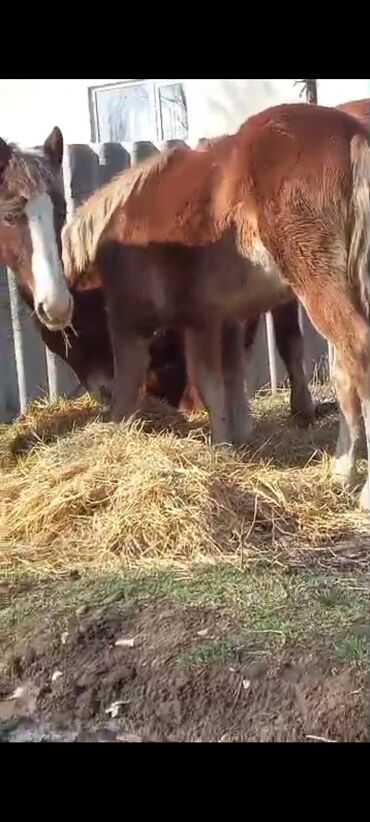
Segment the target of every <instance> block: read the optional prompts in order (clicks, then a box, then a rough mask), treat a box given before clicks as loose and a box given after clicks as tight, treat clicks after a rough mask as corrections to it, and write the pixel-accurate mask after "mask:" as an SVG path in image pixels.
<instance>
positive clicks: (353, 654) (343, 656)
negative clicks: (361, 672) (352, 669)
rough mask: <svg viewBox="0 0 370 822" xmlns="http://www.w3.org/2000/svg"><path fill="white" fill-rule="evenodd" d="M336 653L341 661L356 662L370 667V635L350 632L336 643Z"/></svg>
mask: <svg viewBox="0 0 370 822" xmlns="http://www.w3.org/2000/svg"><path fill="white" fill-rule="evenodd" d="M335 653H336V655H337V657H338V659H340V660H341V662H346V663H352V662H356V663H357V664H359V665H362V666H364V667H366V668H368V667H369V635H368V634H367V636H366V635H365V636H364V635H361V634H358V633H349V634H347V635H346V636H344V637H341V638H340V639H338V640H337V642H336V643H335Z"/></svg>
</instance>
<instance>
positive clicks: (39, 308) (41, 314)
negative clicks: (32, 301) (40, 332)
mask: <svg viewBox="0 0 370 822" xmlns="http://www.w3.org/2000/svg"><path fill="white" fill-rule="evenodd" d="M35 310H36V314H37V316H38V318H39V320H41V322H42V323H47V322H50V318H49V317H48V315H47V313H46V311H45V309H44V306H43V303H38V304H37V305H36V308H35Z"/></svg>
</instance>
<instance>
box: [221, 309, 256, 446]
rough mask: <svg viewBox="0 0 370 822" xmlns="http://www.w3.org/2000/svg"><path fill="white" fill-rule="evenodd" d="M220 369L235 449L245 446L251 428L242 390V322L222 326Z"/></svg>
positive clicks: (243, 344) (243, 375)
mask: <svg viewBox="0 0 370 822" xmlns="http://www.w3.org/2000/svg"><path fill="white" fill-rule="evenodd" d="M222 369H223V375H224V385H225V392H226V403H227V409H228V417H229V420H230V425H231V431H230V434H231V439H232V442H233V444H234V445H244V443H246V442H247V441H248V440H249V439H250V436H251V434H252V432H253V424H252V418H251V415H250V409H249V401H248V394H247V391H246V386H245V376H246V373H245V372H246V355H245V326H244V323H242V322H225V323H224V324H223V326H222Z"/></svg>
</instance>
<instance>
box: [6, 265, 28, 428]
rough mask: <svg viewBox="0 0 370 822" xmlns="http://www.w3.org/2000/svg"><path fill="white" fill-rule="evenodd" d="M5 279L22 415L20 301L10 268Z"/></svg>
mask: <svg viewBox="0 0 370 822" xmlns="http://www.w3.org/2000/svg"><path fill="white" fill-rule="evenodd" d="M7 277H8V288H9V300H10V313H11V318H12V326H13V339H14V354H15V365H16V370H17V382H18V393H19V407H20V412H21V414H23V413H24V411H25V410H26V406H27V382H26V368H25V359H24V345H23V334H22V326H21V301H20V296H19V293H18V288H17V283H16V279H15V276H14V274H13V272H12V271H11V270H10V268H8V269H7Z"/></svg>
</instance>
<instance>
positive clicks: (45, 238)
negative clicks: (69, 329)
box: [25, 193, 72, 323]
mask: <svg viewBox="0 0 370 822" xmlns="http://www.w3.org/2000/svg"><path fill="white" fill-rule="evenodd" d="M25 211H26V215H27V219H28V226H29V231H30V235H31V242H32V272H33V276H34V281H35V293H34V300H35V306H36V308H37V306H40V305H41V306H42V308H43V310H44V312H45V314H46V317H47V318H48V319H50V321H51V323H53V322H60V321H62V320H64V319H65V318H66V317H68V320H70V319H71V317H70V313H71V303H72V300H71V295H70V293H69V291H68V288H67V285H66V282H65V279H64V276H63V269H62V265H61V262H60V259H59V254H58V246H57V241H56V236H55V228H54V219H53V204H52V201H51V199H50V197H49V195H48V194H46V193H43V194H40V195H39V196H38V197H35V199H34V200H30V202H29V203H28V204H27V206H26V208H25Z"/></svg>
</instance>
